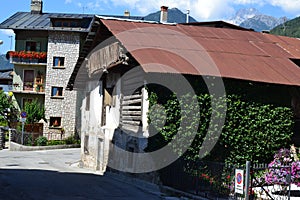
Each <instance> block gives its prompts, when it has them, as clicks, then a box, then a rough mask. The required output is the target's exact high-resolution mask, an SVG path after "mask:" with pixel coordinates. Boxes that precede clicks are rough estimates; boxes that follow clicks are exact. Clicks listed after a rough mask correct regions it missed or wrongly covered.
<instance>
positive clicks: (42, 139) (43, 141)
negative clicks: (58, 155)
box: [36, 136, 48, 146]
mask: <svg viewBox="0 0 300 200" xmlns="http://www.w3.org/2000/svg"><path fill="white" fill-rule="evenodd" d="M47 141H48V140H47V138H46V137H44V136H40V137H38V138H37V139H36V145H37V146H46V145H47Z"/></svg>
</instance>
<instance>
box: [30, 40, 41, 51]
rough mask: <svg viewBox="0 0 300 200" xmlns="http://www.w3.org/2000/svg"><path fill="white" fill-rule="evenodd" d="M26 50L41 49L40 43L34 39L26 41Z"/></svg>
mask: <svg viewBox="0 0 300 200" xmlns="http://www.w3.org/2000/svg"><path fill="white" fill-rule="evenodd" d="M26 51H41V43H40V42H35V41H26Z"/></svg>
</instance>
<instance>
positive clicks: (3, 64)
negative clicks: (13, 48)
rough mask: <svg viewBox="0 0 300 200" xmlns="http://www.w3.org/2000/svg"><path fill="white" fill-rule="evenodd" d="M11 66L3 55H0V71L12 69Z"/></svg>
mask: <svg viewBox="0 0 300 200" xmlns="http://www.w3.org/2000/svg"><path fill="white" fill-rule="evenodd" d="M12 68H13V65H12V64H11V63H10V62H9V61H8V60H7V59H6V56H5V55H0V71H1V70H8V69H12Z"/></svg>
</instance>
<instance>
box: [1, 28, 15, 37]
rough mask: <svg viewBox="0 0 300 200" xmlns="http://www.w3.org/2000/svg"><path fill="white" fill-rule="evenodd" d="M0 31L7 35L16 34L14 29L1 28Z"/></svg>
mask: <svg viewBox="0 0 300 200" xmlns="http://www.w3.org/2000/svg"><path fill="white" fill-rule="evenodd" d="M0 32H1V33H2V34H4V35H7V36H14V35H15V33H14V31H13V30H12V29H1V30H0Z"/></svg>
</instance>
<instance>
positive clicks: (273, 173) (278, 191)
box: [249, 164, 292, 200]
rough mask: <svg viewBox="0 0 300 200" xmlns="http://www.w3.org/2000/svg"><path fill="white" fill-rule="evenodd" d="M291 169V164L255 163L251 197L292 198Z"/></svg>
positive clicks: (252, 174) (272, 199)
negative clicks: (282, 165) (270, 164)
mask: <svg viewBox="0 0 300 200" xmlns="http://www.w3.org/2000/svg"><path fill="white" fill-rule="evenodd" d="M291 170H292V167H291V166H286V167H270V166H268V165H266V164H259V165H253V166H252V168H251V172H250V175H251V187H250V198H249V199H270V200H279V199H280V200H285V199H286V200H290V195H291Z"/></svg>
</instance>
